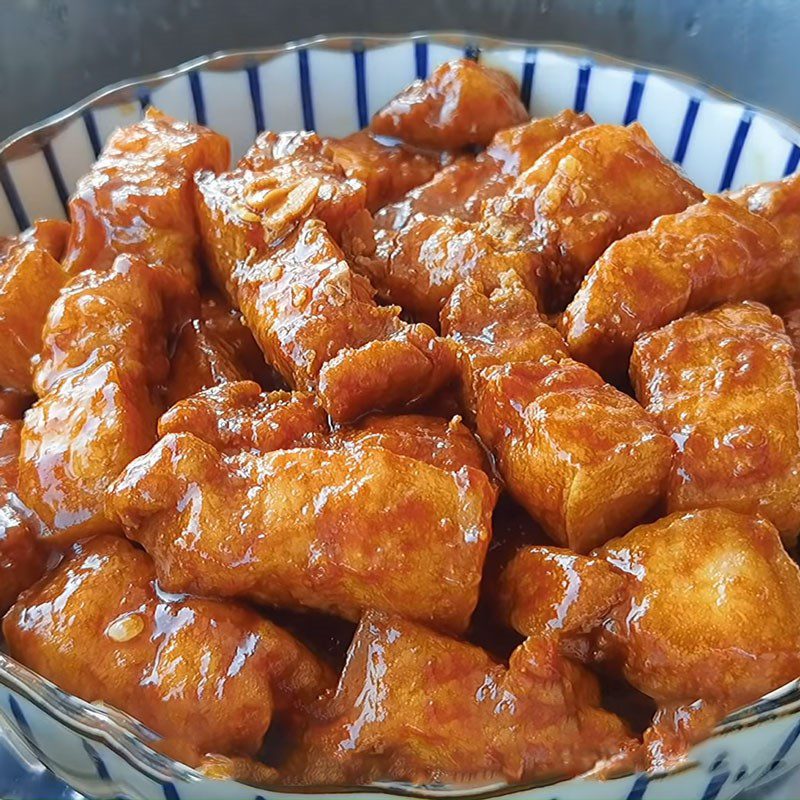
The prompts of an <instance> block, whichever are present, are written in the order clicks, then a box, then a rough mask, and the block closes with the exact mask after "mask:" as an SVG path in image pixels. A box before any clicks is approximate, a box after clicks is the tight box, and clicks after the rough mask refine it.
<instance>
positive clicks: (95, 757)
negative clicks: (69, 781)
mask: <svg viewBox="0 0 800 800" xmlns="http://www.w3.org/2000/svg"><path fill="white" fill-rule="evenodd" d="M83 749H84V750H85V751H86V754H87V755H88V756H89V758H90V759H91V760H92V764H94V768H95V771H96V772H97V777H98V778H100V780H102V781H110V780H111V776H110V775H109V774H108V769H107V768H106V765H105V763H103V759H102V758H100V754H99V753H98V752H97V750H95V749H94V747H92V745H90V744H89V742H87V741H86V739H84V740H83Z"/></svg>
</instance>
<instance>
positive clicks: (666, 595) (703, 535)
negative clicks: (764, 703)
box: [598, 508, 800, 767]
mask: <svg viewBox="0 0 800 800" xmlns="http://www.w3.org/2000/svg"><path fill="white" fill-rule="evenodd" d="M599 555H600V556H602V557H603V558H605V559H606V560H607V561H608V563H609V564H611V566H612V567H614V568H615V569H616V570H618V571H619V572H620V573H622V574H624V575H625V576H626V578H627V582H626V584H625V586H626V595H625V598H624V600H623V601H622V602H620V603H617V605H616V606H615V607H614V609H613V610H612V611H611V613H610V614H609V616H608V619H607V620H606V622H605V623H604V625H603V626H602V629H601V631H600V640H599V643H598V653H599V657H600V658H601V659H605V660H608V661H610V662H611V663H612V664H615V665H618V666H619V667H620V668H621V669H622V671H623V673H624V675H625V678H626V679H627V680H628V681H629V682H630V683H631V684H632V685H633V686H634V687H636V688H637V689H639V690H640V691H642V692H644V693H645V694H647V695H649V696H650V697H652V698H654V699H655V700H656V702H657V703H658V704H659V705H660V706H661V707H662V713H661V714H659V715H658V717H657V720H656V726H655V728H654V729H653V730H651V731H650V732H648V734H647V735H646V736H645V743H646V744H648V745H649V751H650V752H649V755H650V759H651V762H652V764H653V765H654V766H656V767H658V766H665V765H667V764H669V763H670V762H673V761H676V760H678V759H679V758H680V757H681V756H682V755H683V754H684V753H685V750H686V749H687V748H688V746H689V745H690V744H691V743H692V742H693V741H694V740H695V739H696V738H697V737H698V736H699V735H702V734H703V733H704V732H706V731H707V730H709V729H710V728H711V727H712V726H713V724H714V723H716V722H717V721H719V720H720V719H721V718H722V717H723V716H724V715H725V713H727V712H729V711H732V710H733V709H735V708H737V707H739V706H742V705H744V704H746V703H749V702H751V701H753V700H755V699H756V698H758V697H760V696H761V695H763V694H764V693H765V692H767V691H770V690H771V689H776V688H778V687H779V686H781V685H782V684H784V683H786V682H787V681H789V680H792V679H794V678H796V677H797V676H798V674H800V634H798V631H800V616H799V615H798V614H799V612H798V609H800V573H798V568H797V566H796V565H795V564H794V562H793V561H792V560H791V559H790V558H789V556H788V555H787V554H786V552H785V551H784V549H783V546H782V545H781V540H780V538H779V536H778V532H777V531H776V529H775V527H774V526H773V525H771V524H770V523H769V522H767V521H766V520H764V519H761V518H759V517H748V516H743V515H740V514H736V513H734V512H732V511H727V510H725V509H719V508H709V509H706V510H702V511H690V512H685V513H676V514H671V515H670V516H668V517H664V518H663V519H660V520H659V521H658V522H654V523H652V524H650V525H642V526H640V527H638V528H635V529H634V530H632V531H631V532H630V533H628V534H627V535H626V536H623V537H622V538H620V539H615V540H614V541H612V542H609V543H608V545H606V546H605V547H604V548H603V549H602V550H601V551H600V553H599ZM698 701H699V702H698ZM665 712H668V713H665ZM694 716H697V717H698V719H696V720H693V719H692V717H694Z"/></svg>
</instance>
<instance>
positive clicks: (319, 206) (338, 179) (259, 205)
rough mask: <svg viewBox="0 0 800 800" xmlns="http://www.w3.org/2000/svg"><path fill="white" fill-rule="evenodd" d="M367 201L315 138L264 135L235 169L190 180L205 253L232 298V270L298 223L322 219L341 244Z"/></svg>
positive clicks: (310, 135)
mask: <svg viewBox="0 0 800 800" xmlns="http://www.w3.org/2000/svg"><path fill="white" fill-rule="evenodd" d="M366 197H367V190H366V187H365V185H364V184H363V183H362V182H361V181H359V180H355V179H351V178H348V177H347V176H346V175H345V172H344V170H343V169H342V167H341V166H340V165H339V164H337V163H336V162H335V161H334V160H333V151H332V150H331V148H330V147H328V145H326V144H325V142H324V141H323V140H322V139H320V138H319V137H318V136H317V135H316V134H315V133H309V132H305V131H304V132H300V133H296V132H289V133H282V134H276V133H272V132H271V131H266V132H264V133H262V134H261V135H260V136H259V137H258V139H256V141H255V144H253V146H252V147H251V148H250V150H248V152H247V153H246V154H245V156H244V157H243V158H242V159H241V161H240V162H239V164H238V166H237V168H236V169H234V170H232V171H231V172H225V173H223V174H221V175H215V174H214V173H213V172H209V171H205V172H200V173H198V174H197V176H196V177H195V207H196V210H197V215H198V219H199V221H200V232H201V238H202V243H203V250H204V253H205V256H206V262H207V264H208V267H209V269H210V270H211V275H212V277H213V278H214V280H215V281H216V283H217V286H218V287H219V288H221V289H223V290H224V291H225V292H226V293H227V295H228V297H229V298H231V299H233V300H234V301H235V299H236V288H235V286H234V285H233V284H232V282H231V275H232V273H233V270H234V269H235V267H236V265H237V264H238V263H239V262H240V261H243V260H244V259H246V258H248V257H249V258H253V257H254V256H255V255H263V254H265V253H266V252H268V250H269V248H270V246H271V245H272V244H273V243H274V242H275V241H276V240H279V239H280V238H282V237H283V236H285V235H286V234H287V233H288V232H289V231H290V230H291V228H292V226H293V225H294V224H296V223H297V221H298V220H303V219H306V218H308V217H314V218H317V219H321V220H322V221H323V222H324V223H325V225H326V226H327V228H328V230H329V232H330V233H331V235H333V236H334V238H336V239H337V240H338V239H339V237H340V235H341V231H342V228H343V227H344V226H345V224H346V223H347V222H348V220H349V219H350V218H351V217H352V216H353V215H355V214H357V213H358V212H359V211H361V210H363V209H364V205H365V203H366ZM235 304H236V303H235V302H234V305H235Z"/></svg>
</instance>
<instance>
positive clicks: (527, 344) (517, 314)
mask: <svg viewBox="0 0 800 800" xmlns="http://www.w3.org/2000/svg"><path fill="white" fill-rule="evenodd" d="M497 282H498V284H499V285H498V287H497V288H496V289H493V290H491V291H486V290H485V289H484V287H483V286H482V285H480V284H479V283H476V282H474V281H469V280H468V281H465V282H464V283H461V284H459V285H458V286H457V287H456V288H455V289H454V290H453V293H452V295H450V299H449V300H448V301H447V304H446V305H445V307H444V309H443V310H442V314H441V322H442V335H443V336H447V337H448V338H449V339H451V340H452V341H454V342H455V343H456V346H457V348H458V359H459V367H460V371H461V395H462V402H463V405H464V407H465V408H466V409H467V410H468V411H469V412H470V413H471V414H474V413H475V410H476V402H477V401H476V394H477V391H478V383H479V375H480V373H481V370H483V369H486V368H487V367H492V366H497V365H500V364H511V363H518V362H525V361H539V360H541V359H542V358H548V357H549V358H555V359H559V358H566V357H567V356H568V355H569V353H568V352H567V346H566V344H565V343H564V340H563V339H562V338H561V335H560V334H559V333H558V331H557V330H556V329H555V328H553V327H551V326H550V325H548V324H547V323H546V322H545V321H544V319H543V318H542V316H541V314H540V313H539V304H538V302H537V301H536V298H535V297H534V295H533V294H531V293H530V292H529V291H528V290H527V289H526V288H525V286H524V284H523V282H522V281H521V280H520V278H519V276H518V275H517V274H516V273H514V272H506V273H503V274H501V275H499V276H498V281H497Z"/></svg>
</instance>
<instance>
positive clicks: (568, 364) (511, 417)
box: [477, 359, 673, 553]
mask: <svg viewBox="0 0 800 800" xmlns="http://www.w3.org/2000/svg"><path fill="white" fill-rule="evenodd" d="M477 425H478V434H479V435H480V437H481V439H482V440H483V442H484V443H485V444H486V445H487V446H488V447H489V448H490V449H491V450H492V452H494V454H495V456H496V458H497V463H498V467H499V470H500V473H501V475H502V476H503V478H504V479H505V482H506V486H507V488H508V490H509V492H511V494H512V496H513V497H514V498H515V499H516V500H517V501H518V502H519V503H520V504H521V505H523V506H524V507H525V508H526V509H527V510H528V512H529V513H530V514H531V515H532V516H533V517H534V519H535V520H536V521H537V522H539V523H540V524H541V525H542V527H543V528H544V530H545V531H546V532H547V534H548V535H549V536H550V537H552V538H553V539H554V540H555V541H557V542H559V543H560V544H563V545H566V546H567V547H569V548H570V549H572V550H575V551H577V552H579V553H585V552H588V551H589V550H591V549H592V548H593V547H597V546H598V545H600V544H602V543H603V542H605V541H607V540H608V539H610V538H611V537H612V536H617V535H619V534H620V533H622V532H624V531H626V530H628V529H629V528H630V527H631V525H633V524H635V523H636V522H638V521H640V520H641V519H642V517H643V516H644V514H645V513H646V512H647V511H648V510H649V509H650V508H651V507H652V506H653V505H654V504H655V503H656V502H657V501H658V500H660V499H661V498H662V497H663V495H664V492H665V490H666V484H667V478H668V476H669V472H670V464H671V462H672V450H673V443H672V442H671V441H670V439H669V438H668V437H667V436H664V435H663V434H662V433H660V432H659V430H658V428H657V427H656V424H655V421H654V420H652V419H651V418H650V417H649V416H648V415H647V414H646V413H645V411H644V410H643V409H642V408H641V407H640V406H639V405H638V404H637V403H636V402H635V401H634V400H632V399H631V398H630V397H628V396H627V395H625V394H623V393H622V392H619V391H617V390H616V389H615V388H614V387H612V386H609V385H608V384H606V383H604V382H603V379H602V378H601V377H600V376H599V375H598V374H597V373H596V372H592V370H590V369H589V368H588V367H586V366H584V365H583V364H579V363H577V362H575V361H571V360H569V359H562V360H561V361H555V360H552V359H550V360H542V361H540V362H538V363H534V362H527V363H524V364H506V365H504V366H500V367H489V368H488V369H486V370H484V372H483V373H482V374H481V386H480V391H479V393H478V414H477Z"/></svg>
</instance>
